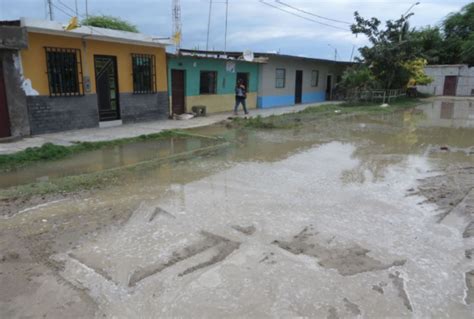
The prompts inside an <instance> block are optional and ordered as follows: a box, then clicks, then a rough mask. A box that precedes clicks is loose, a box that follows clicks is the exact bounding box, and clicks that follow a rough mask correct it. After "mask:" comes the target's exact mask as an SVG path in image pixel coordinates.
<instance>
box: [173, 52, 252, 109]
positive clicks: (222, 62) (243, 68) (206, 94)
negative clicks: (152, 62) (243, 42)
mask: <svg viewBox="0 0 474 319" xmlns="http://www.w3.org/2000/svg"><path fill="white" fill-rule="evenodd" d="M183 52H184V51H183ZM258 67H259V65H258V64H257V63H252V62H246V61H241V60H236V59H230V58H221V57H218V56H212V57H211V56H205V55H197V54H194V53H191V54H189V55H186V53H184V54H183V53H181V54H179V55H171V54H170V55H168V79H169V80H168V87H169V88H170V89H169V98H170V114H182V113H186V112H191V111H192V107H193V106H205V107H206V111H207V113H216V112H230V111H232V110H233V107H234V104H235V87H236V83H237V80H238V79H242V80H243V81H244V83H245V84H246V86H247V108H249V109H255V108H256V107H257V92H258V72H259V69H258Z"/></svg>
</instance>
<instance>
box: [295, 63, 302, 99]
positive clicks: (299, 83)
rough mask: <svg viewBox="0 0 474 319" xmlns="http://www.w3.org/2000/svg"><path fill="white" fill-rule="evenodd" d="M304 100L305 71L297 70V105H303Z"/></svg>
mask: <svg viewBox="0 0 474 319" xmlns="http://www.w3.org/2000/svg"><path fill="white" fill-rule="evenodd" d="M302 100H303V71H301V70H296V76H295V104H301V102H302Z"/></svg>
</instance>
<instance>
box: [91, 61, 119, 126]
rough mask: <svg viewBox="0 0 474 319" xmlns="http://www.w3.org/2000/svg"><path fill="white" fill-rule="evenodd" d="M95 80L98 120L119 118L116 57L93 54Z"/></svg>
mask: <svg viewBox="0 0 474 319" xmlns="http://www.w3.org/2000/svg"><path fill="white" fill-rule="evenodd" d="M94 67H95V82H96V84H95V85H96V91H97V100H98V103H99V120H100V121H113V120H118V119H120V105H119V87H118V76H117V58H116V57H115V56H106V55H94Z"/></svg>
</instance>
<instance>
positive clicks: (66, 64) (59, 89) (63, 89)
mask: <svg viewBox="0 0 474 319" xmlns="http://www.w3.org/2000/svg"><path fill="white" fill-rule="evenodd" d="M45 50H46V66H47V72H48V83H49V96H81V95H84V88H83V83H82V61H81V50H79V49H63V48H51V47H46V48H45Z"/></svg>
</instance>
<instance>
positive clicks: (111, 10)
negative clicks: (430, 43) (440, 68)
mask: <svg viewBox="0 0 474 319" xmlns="http://www.w3.org/2000/svg"><path fill="white" fill-rule="evenodd" d="M52 1H53V4H54V5H55V7H56V8H54V18H55V20H58V21H61V22H67V21H68V19H69V18H70V16H69V15H71V14H73V12H72V11H71V10H70V9H68V7H70V8H74V6H75V0H52ZM281 1H282V2H284V3H287V4H289V5H291V6H294V7H296V8H298V9H301V10H305V11H308V12H310V13H313V14H317V15H320V16H323V17H327V18H329V19H334V20H340V21H342V22H352V21H353V13H354V11H359V13H360V14H361V15H362V16H364V17H373V16H375V17H377V18H379V19H380V20H382V21H385V20H388V19H397V18H399V17H400V16H401V15H402V14H403V13H404V12H406V11H407V9H409V8H410V6H411V5H412V4H413V3H415V2H416V1H411V0H398V1H394V0H355V1H349V0H332V1H331V0H323V1H319V0H281ZM77 2H78V7H79V12H80V14H83V15H84V14H85V0H77ZM171 2H172V0H128V1H127V0H89V2H88V8H89V14H108V15H114V16H119V17H122V18H124V19H126V20H128V21H130V22H131V23H133V24H135V25H136V26H137V27H138V28H139V29H140V31H141V32H143V33H147V34H151V35H157V36H163V37H168V36H170V34H171ZM265 2H267V3H270V4H272V5H276V6H279V7H280V8H282V9H285V10H289V11H292V12H294V13H296V14H299V15H302V16H305V17H307V18H309V19H314V20H316V21H319V22H322V23H326V24H330V25H332V26H333V27H331V26H326V25H323V24H320V23H316V22H313V21H308V20H305V19H303V18H299V17H296V16H294V15H291V14H289V13H286V12H282V11H280V10H278V9H275V8H272V7H270V6H268V5H264V4H262V3H260V1H259V0H229V15H228V35H227V49H228V50H233V51H243V50H245V49H250V50H252V51H255V52H271V51H279V52H280V53H282V54H293V55H301V56H308V57H318V58H326V59H333V58H334V48H337V50H338V56H337V59H338V60H349V59H350V56H351V52H352V49H353V47H355V53H357V48H358V47H360V46H362V45H364V44H366V43H367V40H366V39H365V38H364V37H363V36H359V37H357V38H356V37H355V36H354V35H352V34H351V33H350V31H349V25H348V24H344V23H340V22H335V21H330V20H324V19H320V18H317V17H315V16H312V15H307V14H305V13H302V12H299V11H295V10H292V9H290V8H288V7H285V6H282V5H281V4H280V5H279V4H278V3H276V2H275V0H265ZM470 2H471V1H456V0H449V1H448V0H430V1H420V4H419V5H417V6H415V7H413V10H412V12H414V13H415V15H414V16H413V17H412V18H411V20H410V21H411V25H412V26H415V27H420V26H425V25H437V24H439V23H440V22H441V21H442V20H443V18H444V17H445V16H446V15H448V14H449V13H450V12H454V11H458V10H459V9H461V8H462V6H464V5H466V4H468V3H470ZM213 3H214V4H213V7H212V16H211V29H210V41H209V48H210V49H216V50H222V49H223V48H224V21H225V0H214V1H213ZM61 10H62V11H64V12H62V11H61ZM181 10H182V25H183V43H182V47H184V48H198V47H199V48H200V49H204V48H205V47H206V32H207V21H208V12H209V0H181ZM66 13H67V14H66ZM45 14H46V11H45V0H0V19H1V20H9V19H17V18H19V17H23V16H27V17H34V18H39V19H43V18H45ZM334 26H335V27H337V28H334ZM344 29H347V31H345V30H344Z"/></svg>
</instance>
